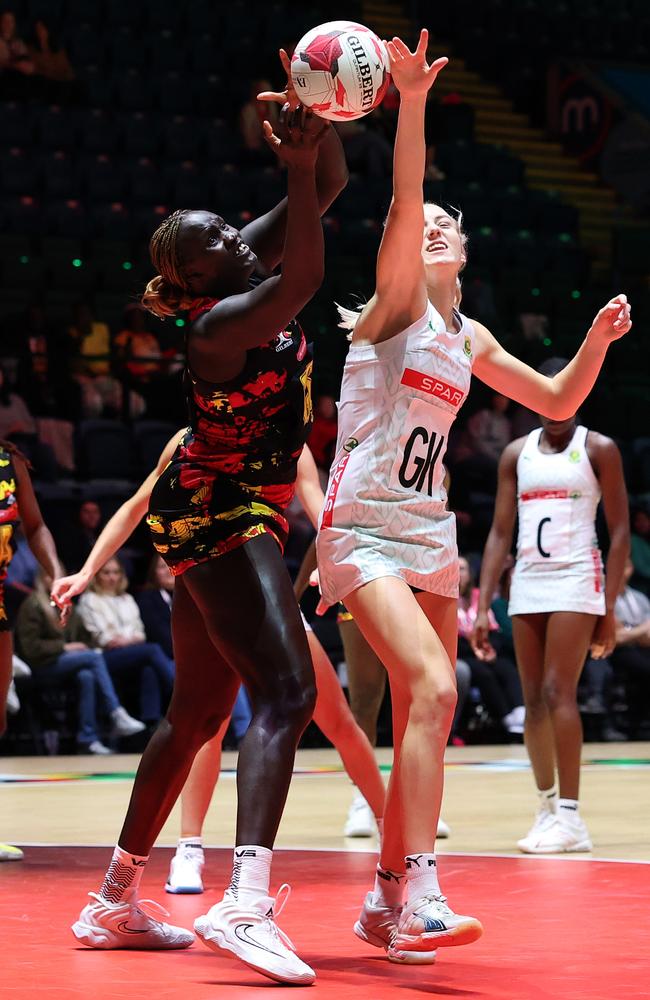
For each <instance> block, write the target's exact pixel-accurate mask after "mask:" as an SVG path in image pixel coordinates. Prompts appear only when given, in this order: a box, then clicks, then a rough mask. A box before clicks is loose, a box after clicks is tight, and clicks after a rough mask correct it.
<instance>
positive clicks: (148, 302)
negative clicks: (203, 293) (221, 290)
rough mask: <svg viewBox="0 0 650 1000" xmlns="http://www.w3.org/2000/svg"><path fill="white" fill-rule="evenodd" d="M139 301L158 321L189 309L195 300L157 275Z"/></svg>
mask: <svg viewBox="0 0 650 1000" xmlns="http://www.w3.org/2000/svg"><path fill="white" fill-rule="evenodd" d="M140 301H141V302H142V305H143V306H144V308H145V309H148V310H149V312H150V313H153V314H154V316H157V317H158V319H166V318H167V317H168V316H176V314H177V313H179V312H184V311H186V310H188V309H191V308H192V306H193V305H194V303H195V302H196V301H197V300H196V298H195V297H194V296H193V295H190V293H189V292H187V291H185V290H184V289H182V288H179V287H178V286H176V285H172V284H170V282H169V281H167V280H166V279H165V278H163V277H162V275H160V274H157V275H156V277H155V278H152V279H151V281H150V282H149V283H148V285H147V287H146V288H145V290H144V294H143V296H142V298H141V300H140Z"/></svg>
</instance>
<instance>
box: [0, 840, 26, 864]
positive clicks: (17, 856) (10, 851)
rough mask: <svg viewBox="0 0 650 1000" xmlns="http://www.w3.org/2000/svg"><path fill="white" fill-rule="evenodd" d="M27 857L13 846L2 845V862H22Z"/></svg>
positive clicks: (0, 858) (0, 859)
mask: <svg viewBox="0 0 650 1000" xmlns="http://www.w3.org/2000/svg"><path fill="white" fill-rule="evenodd" d="M24 857H25V855H24V854H23V852H22V851H21V849H20V848H19V847H14V846H13V844H0V861H22V860H23V858H24Z"/></svg>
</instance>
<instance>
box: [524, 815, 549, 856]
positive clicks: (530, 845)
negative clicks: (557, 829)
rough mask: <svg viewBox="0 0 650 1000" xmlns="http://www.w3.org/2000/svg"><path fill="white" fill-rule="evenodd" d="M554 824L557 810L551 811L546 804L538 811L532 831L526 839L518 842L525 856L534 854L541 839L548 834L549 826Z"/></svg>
mask: <svg viewBox="0 0 650 1000" xmlns="http://www.w3.org/2000/svg"><path fill="white" fill-rule="evenodd" d="M554 822H555V810H554V809H549V807H548V805H546V804H543V805H541V806H540V807H539V809H538V810H537V813H536V815H535V820H534V822H533V825H532V826H531V828H530V830H529V831H528V833H527V834H526V836H525V837H522V838H521V840H518V841H517V847H518V848H519V850H520V851H523V853H524V854H534V853H535V846H536V844H537V842H538V840H539V838H540V837H541V836H542V834H544V833H546V831H547V830H548V828H549V826H552V824H553V823H554Z"/></svg>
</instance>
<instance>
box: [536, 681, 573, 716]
mask: <svg viewBox="0 0 650 1000" xmlns="http://www.w3.org/2000/svg"><path fill="white" fill-rule="evenodd" d="M542 698H543V700H544V704H545V705H546V707H547V709H548V710H549V711H550V712H553V711H556V710H557V709H558V708H562V707H564V706H565V705H567V704H569V703H570V702H571V701H572V700H573V701H575V698H572V695H571V692H570V691H569V690H568V689H567V688H566V686H565V685H563V684H562V683H560V682H559V681H558V680H557V679H556V678H554V677H549V678H547V679H546V680H545V681H544V685H543V687H542Z"/></svg>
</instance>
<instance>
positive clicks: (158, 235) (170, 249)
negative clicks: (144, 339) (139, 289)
mask: <svg viewBox="0 0 650 1000" xmlns="http://www.w3.org/2000/svg"><path fill="white" fill-rule="evenodd" d="M187 215H189V212H188V210H187V209H182V208H181V209H178V210H177V211H176V212H172V214H171V215H168V216H167V218H166V219H165V220H164V221H163V222H161V224H160V225H159V226H158V228H157V229H156V231H155V233H154V234H153V236H152V237H151V240H150V242H149V253H150V255H151V261H152V263H153V265H154V267H155V268H156V270H157V271H158V274H157V275H156V277H155V278H152V279H151V281H150V282H149V284H148V285H147V287H146V289H145V291H144V295H143V296H142V299H141V301H142V305H143V306H144V307H145V309H148V310H149V312H152V313H153V314H154V316H158V318H159V319H165V317H166V316H175V315H176V313H178V312H181V311H183V312H184V311H186V310H188V309H191V308H192V306H194V305H195V304H196V303H197V302H199V301H200V297H199V298H197V296H195V295H193V294H192V293H191V292H190V291H189V289H188V288H187V284H186V282H185V281H184V279H183V277H182V275H181V263H180V258H179V253H178V233H179V230H180V228H181V223H182V222H183V220H184V219H185V217H186V216H187Z"/></svg>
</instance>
